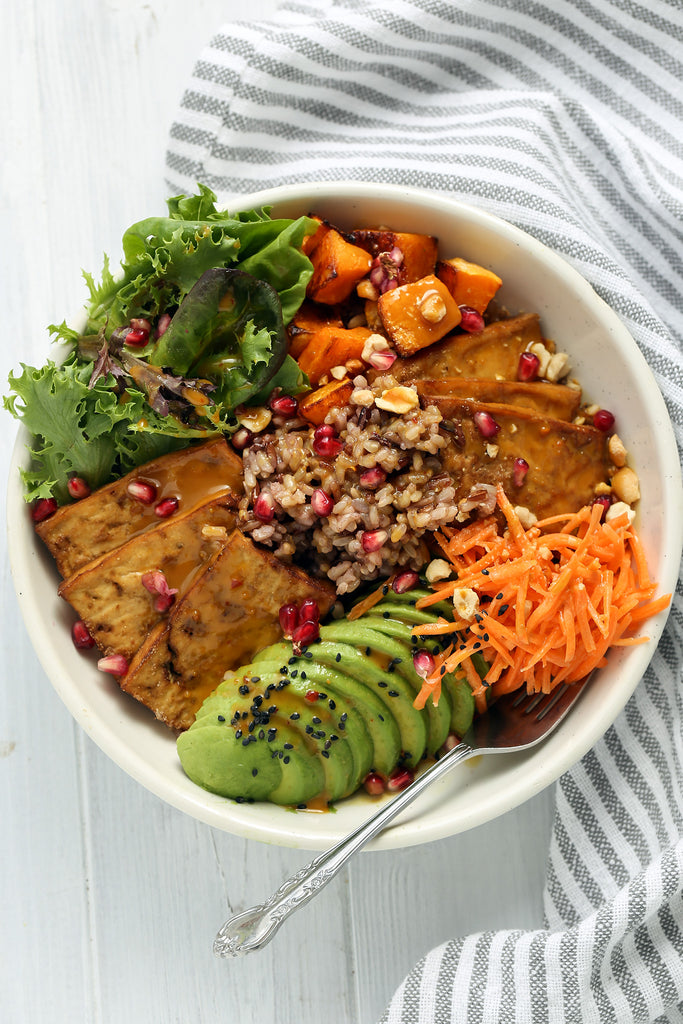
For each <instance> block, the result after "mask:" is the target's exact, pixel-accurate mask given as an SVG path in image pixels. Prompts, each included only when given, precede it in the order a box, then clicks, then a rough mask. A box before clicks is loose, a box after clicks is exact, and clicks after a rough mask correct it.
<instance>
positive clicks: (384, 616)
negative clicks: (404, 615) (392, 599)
mask: <svg viewBox="0 0 683 1024" xmlns="http://www.w3.org/2000/svg"><path fill="white" fill-rule="evenodd" d="M382 618H383V619H390V618H391V612H382Z"/></svg>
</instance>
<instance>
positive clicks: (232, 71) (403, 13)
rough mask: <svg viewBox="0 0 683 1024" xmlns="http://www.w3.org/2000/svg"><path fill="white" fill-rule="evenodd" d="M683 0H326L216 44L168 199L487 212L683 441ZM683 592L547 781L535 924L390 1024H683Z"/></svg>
mask: <svg viewBox="0 0 683 1024" xmlns="http://www.w3.org/2000/svg"><path fill="white" fill-rule="evenodd" d="M682 80H683V5H682V4H681V2H680V0H648V3H647V4H642V5H640V4H638V3H636V2H634V0H548V2H533V0H459V2H458V3H455V2H451V0H327V2H325V0H319V2H317V3H316V4H315V6H313V5H309V4H304V3H288V4H284V5H283V6H282V7H281V9H280V10H279V11H278V14H277V16H276V17H275V18H274V19H273V20H272V21H270V22H268V23H261V24H243V25H238V26H232V25H231V26H230V28H229V29H225V30H218V31H217V33H216V35H215V36H214V38H213V39H212V40H211V42H210V44H209V45H208V47H207V48H206V50H205V51H204V52H203V53H202V54H201V56H200V58H199V60H198V62H197V64H196V67H195V70H194V74H193V77H192V80H191V82H190V83H189V85H188V88H187V91H186V92H185V95H184V98H183V100H182V106H181V109H180V111H179V113H178V117H177V121H176V123H175V124H174V125H173V126H172V130H171V138H170V143H169V151H168V157H167V175H168V184H169V187H170V189H171V191H172V193H177V192H181V191H188V190H192V189H193V188H194V186H195V183H196V182H197V181H203V182H206V183H207V184H209V185H210V186H212V187H213V188H214V189H215V190H216V191H217V192H218V193H219V195H223V196H227V195H234V194H237V193H242V194H244V193H247V192H252V191H254V190H256V189H259V188H264V187H268V186H272V185H277V184H284V183H289V182H301V181H306V180H313V179H324V180H340V179H355V180H362V181H382V182H397V183H401V184H409V185H415V186H421V187H424V188H429V189H434V190H437V191H442V192H447V193H449V194H450V195H452V196H455V197H457V198H461V199H466V200H469V201H472V202H475V203H477V204H478V205H480V206H482V207H484V208H486V209H488V210H489V211H491V212H493V213H495V214H498V215H499V216H502V217H504V218H506V219H507V220H509V221H512V222H513V223H515V224H517V225H518V226H520V227H521V228H523V229H525V230H526V231H528V232H530V233H531V234H533V235H535V236H536V237H537V238H539V239H541V240H542V241H543V242H545V243H546V244H548V245H549V246H551V247H552V248H553V249H555V250H556V251H557V252H559V253H561V254H562V255H563V256H564V257H565V258H566V259H567V260H569V262H570V263H572V264H573V265H574V266H575V267H577V269H578V270H579V271H580V272H581V273H582V274H583V275H584V276H585V277H586V278H588V280H589V281H590V282H591V283H592V284H593V286H594V287H595V289H596V290H597V291H598V292H599V294H600V295H602V297H603V298H604V299H605V300H606V301H607V302H608V303H609V304H610V305H611V306H612V307H613V308H614V309H615V310H616V311H617V312H618V313H619V314H620V316H621V317H622V318H623V320H624V322H625V323H626V325H627V327H628V328H629V329H630V331H631V333H632V334H633V335H634V337H635V338H636V340H637V342H638V344H639V345H640V346H641V348H642V350H643V352H644V353H645V355H646V357H647V359H648V361H649V363H650V366H651V367H652V369H653V371H654V373H655V376H656V378H657V380H658V383H659V385H660V387H661V389H662V392H663V393H664V396H665V398H666V401H667V403H668V408H669V411H670V414H671V418H672V420H673V423H674V427H675V430H676V432H677V436H678V440H679V445H681V443H683V356H682V350H683V238H682V234H683V141H682V140H683V89H682V88H681V82H682ZM682 665H683V587H682V586H681V581H680V580H679V586H678V594H677V596H676V599H675V603H674V607H673V610H672V613H671V616H670V618H669V624H668V626H667V629H666V632H665V634H664V637H663V639H662V641H661V643H660V645H659V648H658V651H657V654H656V656H655V659H654V661H653V663H652V665H651V667H650V669H649V670H648V672H647V675H646V678H645V680H644V681H643V683H642V684H641V685H640V686H639V688H638V690H637V691H636V694H635V696H634V697H633V699H632V700H631V701H630V703H629V704H628V706H627V708H626V710H625V711H624V712H623V713H622V715H621V716H620V718H619V719H618V721H617V722H616V724H615V725H614V726H613V728H612V729H611V730H610V731H609V733H608V734H607V735H606V736H605V738H604V739H603V740H602V741H601V742H600V743H599V744H598V745H597V746H596V747H595V748H594V749H593V750H592V751H591V753H590V754H589V755H588V756H587V757H586V758H585V759H584V760H583V761H582V762H581V763H580V764H579V765H577V766H576V767H575V768H574V769H572V770H571V771H570V772H568V773H567V774H566V775H565V776H563V778H562V779H561V780H560V781H559V783H558V784H557V811H556V817H555V822H554V829H553V835H552V841H551V847H550V851H549V860H548V875H547V886H546V892H545V913H546V927H545V929H544V930H539V931H532V932H521V931H519V932H516V931H505V932H498V933H491V934H480V935H472V936H469V937H467V938H459V939H453V940H452V941H450V942H447V943H446V944H444V945H443V946H440V947H439V948H438V949H435V950H432V951H431V952H430V953H428V954H427V955H426V956H425V958H424V959H423V960H422V961H421V962H420V963H419V964H417V966H416V967H415V968H414V970H413V971H411V973H410V974H409V976H408V977H407V978H406V979H405V981H404V983H403V984H402V986H401V987H400V988H399V990H398V991H397V992H396V994H395V995H394V998H393V1000H392V1001H391V1004H390V1006H389V1007H388V1008H387V1010H386V1012H385V1014H384V1016H383V1018H382V1021H383V1022H384V1024H408V1022H411V1024H415V1022H420V1024H422V1022H430V1024H432V1022H437V1024H442V1022H443V1024H445V1022H456V1021H457V1022H462V1021H465V1020H466V1021H467V1022H468V1024H475V1022H480V1021H481V1022H502V1024H508V1022H513V1021H515V1022H529V1021H539V1022H540V1021H543V1022H545V1021H552V1022H570V1021H571V1022H572V1024H585V1022H593V1021H596V1022H601V1024H604V1022H609V1021H619V1024H629V1022H635V1021H638V1022H645V1021H647V1022H650V1021H665V1020H666V1021H683V838H682V836H683V731H682V727H681V723H682V717H683V716H682V710H683V689H682V679H681V666H682Z"/></svg>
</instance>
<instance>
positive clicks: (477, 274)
mask: <svg viewBox="0 0 683 1024" xmlns="http://www.w3.org/2000/svg"><path fill="white" fill-rule="evenodd" d="M436 276H437V277H438V278H439V280H440V281H443V283H444V284H445V285H446V287H447V288H448V290H449V292H450V293H451V295H452V296H453V298H454V299H455V301H456V302H457V304H458V305H459V306H471V308H472V309H476V311H477V313H483V312H484V310H485V309H486V307H487V306H488V304H489V302H490V301H491V299H492V298H493V296H494V295H495V294H496V292H497V291H498V289H499V288H500V286H501V285H502V283H503V282H502V281H501V279H500V278H499V277H498V275H497V274H494V273H493V271H492V270H487V269H486V268H485V267H480V266H479V264H478V263H468V262H467V260H463V259H461V258H460V257H458V256H456V257H455V259H452V260H439V261H438V263H437V264H436Z"/></svg>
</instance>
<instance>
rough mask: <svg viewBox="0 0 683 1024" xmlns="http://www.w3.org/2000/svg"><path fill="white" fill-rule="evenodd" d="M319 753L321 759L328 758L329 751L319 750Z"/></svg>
mask: <svg viewBox="0 0 683 1024" xmlns="http://www.w3.org/2000/svg"><path fill="white" fill-rule="evenodd" d="M320 753H321V754H322V756H323V757H329V756H330V752H329V750H321V751H320Z"/></svg>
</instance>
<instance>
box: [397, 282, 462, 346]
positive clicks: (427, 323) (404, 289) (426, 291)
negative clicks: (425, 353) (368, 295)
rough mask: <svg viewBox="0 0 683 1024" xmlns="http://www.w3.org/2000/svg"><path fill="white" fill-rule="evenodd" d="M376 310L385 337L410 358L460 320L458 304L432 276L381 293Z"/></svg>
mask: <svg viewBox="0 0 683 1024" xmlns="http://www.w3.org/2000/svg"><path fill="white" fill-rule="evenodd" d="M377 310H378V312H379V317H380V320H381V321H382V327H383V328H384V331H385V333H386V335H387V337H388V338H389V340H390V341H391V343H392V345H393V346H394V348H395V349H396V351H397V352H398V353H399V355H401V356H411V355H413V353H414V352H419V351H420V349H423V348H427V347H428V346H429V345H433V344H434V342H436V341H440V340H441V338H443V337H444V336H445V335H446V334H448V333H449V332H450V331H452V330H453V328H454V327H457V326H458V324H459V323H460V320H461V316H460V310H459V309H458V304H457V303H456V302H455V300H454V299H453V296H452V295H451V293H450V292H449V291H448V288H446V286H445V284H444V283H443V282H442V281H439V279H438V278H437V277H435V276H434V275H433V274H428V275H427V277H422V278H420V280H419V281H413V282H412V283H411V284H403V285H400V286H399V287H398V288H392V289H391V290H390V291H387V292H384V294H383V295H380V297H379V299H378V302H377Z"/></svg>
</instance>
